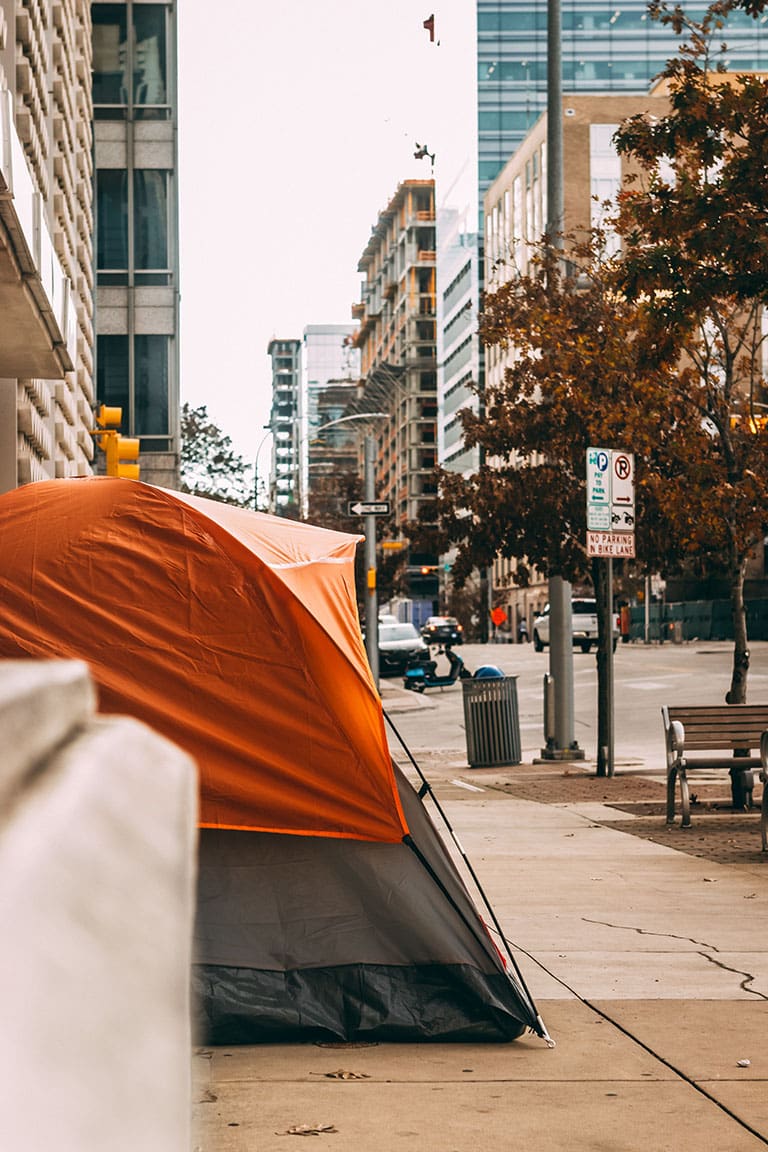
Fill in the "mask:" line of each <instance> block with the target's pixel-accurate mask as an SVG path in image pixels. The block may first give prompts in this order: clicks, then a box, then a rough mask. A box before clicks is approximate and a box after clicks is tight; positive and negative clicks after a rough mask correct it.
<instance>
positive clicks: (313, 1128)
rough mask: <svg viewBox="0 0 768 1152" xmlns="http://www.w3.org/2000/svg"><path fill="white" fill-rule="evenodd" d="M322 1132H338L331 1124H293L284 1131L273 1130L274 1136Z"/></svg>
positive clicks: (318, 1134)
mask: <svg viewBox="0 0 768 1152" xmlns="http://www.w3.org/2000/svg"><path fill="white" fill-rule="evenodd" d="M323 1132H338V1128H336V1127H335V1126H334V1125H333V1124H294V1126H293V1128H287V1129H286V1130H285V1132H275V1136H320V1135H321V1134H322V1133H323Z"/></svg>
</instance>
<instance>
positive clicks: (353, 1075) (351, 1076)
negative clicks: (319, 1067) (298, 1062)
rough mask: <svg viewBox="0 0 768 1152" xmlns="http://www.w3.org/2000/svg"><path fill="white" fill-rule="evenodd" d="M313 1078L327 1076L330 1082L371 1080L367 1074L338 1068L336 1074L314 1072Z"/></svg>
mask: <svg viewBox="0 0 768 1152" xmlns="http://www.w3.org/2000/svg"><path fill="white" fill-rule="evenodd" d="M311 1075H312V1076H325V1077H327V1079H328V1080H370V1076H369V1075H368V1073H367V1072H347V1071H345V1069H344V1068H337V1069H336V1071H335V1072H312V1073H311Z"/></svg>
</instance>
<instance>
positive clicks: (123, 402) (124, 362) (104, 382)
mask: <svg viewBox="0 0 768 1152" xmlns="http://www.w3.org/2000/svg"><path fill="white" fill-rule="evenodd" d="M128 380H129V363H128V337H127V336H99V337H98V343H97V346H96V393H97V396H98V398H99V400H100V402H101V403H102V404H108V405H115V406H117V407H118V408H122V410H123V422H122V425H121V429H122V431H123V433H126V432H127V431H128V429H129V428H130V426H131V421H130V389H129V384H128Z"/></svg>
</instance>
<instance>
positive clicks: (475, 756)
mask: <svg viewBox="0 0 768 1152" xmlns="http://www.w3.org/2000/svg"><path fill="white" fill-rule="evenodd" d="M461 686H462V690H463V693H464V728H465V730H466V735H467V760H468V761H469V765H470V767H471V768H494V767H496V766H500V765H502V764H519V763H520V758H521V751H520V716H519V713H518V707H517V676H500V677H498V678H494V679H487V680H474V679H473V680H462V682H461Z"/></svg>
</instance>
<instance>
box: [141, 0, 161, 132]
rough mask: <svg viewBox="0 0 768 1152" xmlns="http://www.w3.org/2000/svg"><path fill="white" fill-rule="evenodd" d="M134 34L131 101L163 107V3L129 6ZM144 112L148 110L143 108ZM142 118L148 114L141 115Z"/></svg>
mask: <svg viewBox="0 0 768 1152" xmlns="http://www.w3.org/2000/svg"><path fill="white" fill-rule="evenodd" d="M133 31H134V37H135V45H136V46H135V49H134V62H133V102H134V104H139V105H144V106H147V105H150V106H152V105H154V106H155V107H157V106H160V107H163V106H165V105H166V104H167V103H168V95H167V66H166V50H165V45H166V33H165V6H164V5H163V4H137V5H136V6H135V7H134V9H133ZM143 111H144V112H145V113H146V112H147V111H148V109H147V108H146V107H144V108H143ZM143 118H144V119H147V118H148V117H147V116H146V115H144V117H143Z"/></svg>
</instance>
